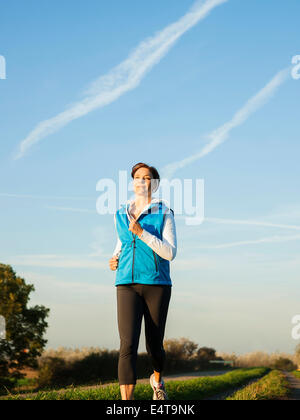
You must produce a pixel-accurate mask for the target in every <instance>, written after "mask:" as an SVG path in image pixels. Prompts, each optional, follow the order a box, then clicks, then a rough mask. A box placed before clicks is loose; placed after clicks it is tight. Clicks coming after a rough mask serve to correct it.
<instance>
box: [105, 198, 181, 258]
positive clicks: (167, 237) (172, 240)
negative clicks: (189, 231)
mask: <svg viewBox="0 0 300 420" xmlns="http://www.w3.org/2000/svg"><path fill="white" fill-rule="evenodd" d="M159 201H160V200H159V199H157V198H153V199H152V200H151V202H150V203H149V204H147V206H145V207H144V209H143V210H142V212H141V213H140V215H141V214H142V213H144V211H145V210H147V209H148V207H149V206H150V205H151V204H152V203H157V202H159ZM132 204H133V200H132V201H131V202H130V206H129V214H128V213H127V217H128V218H129V220H130V212H131V208H132ZM114 222H115V227H117V226H116V215H115V216H114ZM139 239H141V240H142V241H144V242H145V243H146V244H147V245H148V246H149V247H150V248H151V249H152V250H153V251H154V252H156V254H158V255H159V256H160V257H161V258H164V259H165V260H169V261H172V260H174V258H175V257H176V253H177V237H176V226H175V220H174V215H173V214H172V212H167V213H166V215H165V220H164V226H163V230H162V240H161V239H159V238H157V236H155V235H152V234H151V233H150V232H148V231H147V230H145V229H143V233H142V234H141V236H140V237H139ZM121 248H122V242H121V240H120V238H119V237H118V239H117V245H116V247H115V250H114V252H113V256H116V255H117V256H119V255H120V253H121Z"/></svg>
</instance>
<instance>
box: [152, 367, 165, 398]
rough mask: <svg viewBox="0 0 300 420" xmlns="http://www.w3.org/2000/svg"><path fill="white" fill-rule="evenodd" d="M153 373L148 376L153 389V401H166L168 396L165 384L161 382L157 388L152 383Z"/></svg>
mask: <svg viewBox="0 0 300 420" xmlns="http://www.w3.org/2000/svg"><path fill="white" fill-rule="evenodd" d="M153 380H154V373H153V374H152V375H151V376H150V385H151V387H152V389H153V400H168V399H169V398H168V394H167V391H166V389H165V382H164V380H162V381H161V382H159V384H158V385H157V386H155V385H154V383H153Z"/></svg>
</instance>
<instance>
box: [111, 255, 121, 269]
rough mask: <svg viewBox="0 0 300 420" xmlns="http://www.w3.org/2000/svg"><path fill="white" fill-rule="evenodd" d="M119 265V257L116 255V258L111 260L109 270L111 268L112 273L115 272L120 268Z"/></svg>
mask: <svg viewBox="0 0 300 420" xmlns="http://www.w3.org/2000/svg"><path fill="white" fill-rule="evenodd" d="M118 265H119V257H117V256H116V255H115V256H114V257H112V258H111V259H110V260H109V268H110V269H111V270H112V271H115V270H116V269H117V268H118Z"/></svg>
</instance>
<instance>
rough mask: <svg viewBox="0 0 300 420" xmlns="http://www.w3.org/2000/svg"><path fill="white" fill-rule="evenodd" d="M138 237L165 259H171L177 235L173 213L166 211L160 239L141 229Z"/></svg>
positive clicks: (173, 254)
mask: <svg viewBox="0 0 300 420" xmlns="http://www.w3.org/2000/svg"><path fill="white" fill-rule="evenodd" d="M139 238H140V239H141V240H142V241H143V242H145V243H146V244H147V245H148V246H149V247H150V248H151V249H153V251H154V252H156V254H158V255H159V256H160V257H161V258H164V259H165V260H169V261H172V260H174V258H175V257H176V253H177V237H176V226H175V220H174V215H173V213H172V212H169V213H166V215H165V222H164V226H163V231H162V240H161V239H159V238H157V236H155V235H152V234H151V233H150V232H148V231H147V230H145V229H143V233H142V234H141V235H140V236H139Z"/></svg>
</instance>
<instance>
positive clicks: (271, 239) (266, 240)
mask: <svg viewBox="0 0 300 420" xmlns="http://www.w3.org/2000/svg"><path fill="white" fill-rule="evenodd" d="M299 239H300V235H291V236H278V235H276V236H271V237H267V238H261V239H253V240H246V241H238V242H228V243H224V244H220V245H200V246H197V248H204V249H219V248H231V247H234V246H241V245H254V244H260V243H280V242H288V241H297V240H299Z"/></svg>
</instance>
